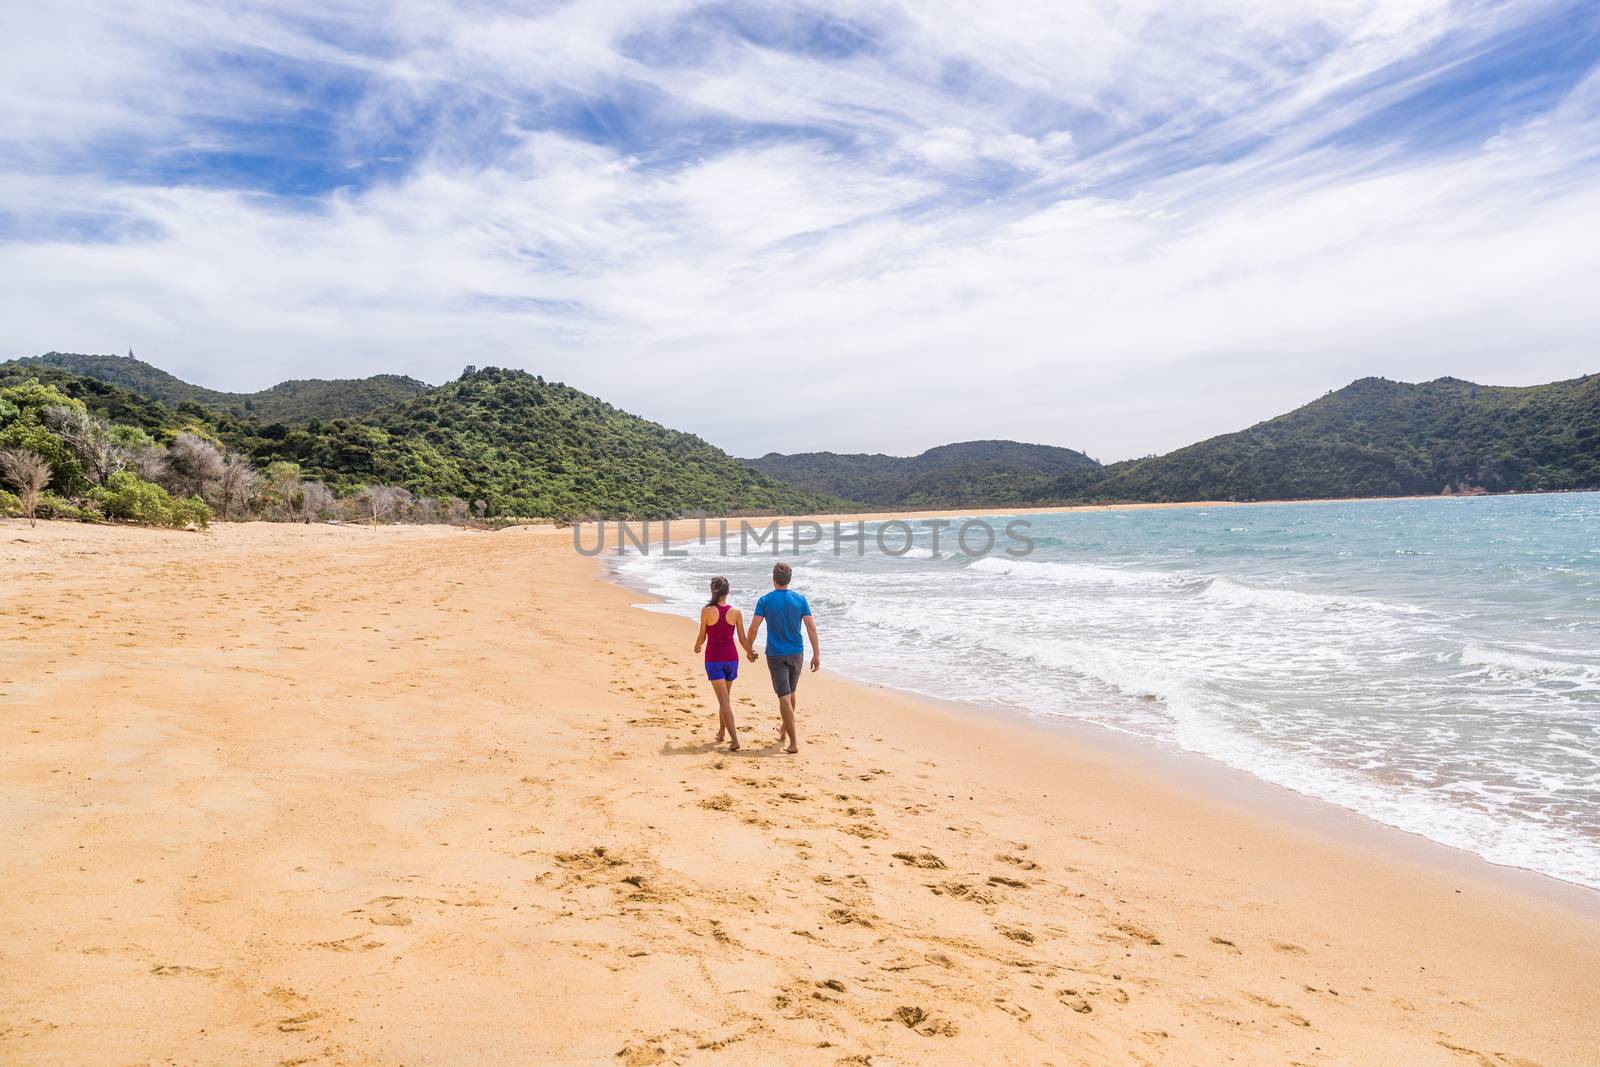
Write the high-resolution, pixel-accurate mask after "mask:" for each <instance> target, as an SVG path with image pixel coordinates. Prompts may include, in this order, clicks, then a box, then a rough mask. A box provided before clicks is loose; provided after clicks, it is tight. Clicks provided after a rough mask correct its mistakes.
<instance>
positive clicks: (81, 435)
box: [39, 405, 128, 485]
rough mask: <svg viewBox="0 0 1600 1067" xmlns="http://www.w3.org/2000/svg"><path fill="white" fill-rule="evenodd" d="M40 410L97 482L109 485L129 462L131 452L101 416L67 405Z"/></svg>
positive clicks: (54, 431)
mask: <svg viewBox="0 0 1600 1067" xmlns="http://www.w3.org/2000/svg"><path fill="white" fill-rule="evenodd" d="M39 414H40V417H41V421H42V422H43V423H44V425H45V427H46V428H48V429H49V430H50V431H51V432H52V433H54V434H55V435H56V436H57V437H60V438H61V440H62V441H64V442H66V445H67V447H68V448H70V449H71V450H72V454H73V455H74V456H76V457H77V459H78V462H79V463H80V464H82V465H83V472H84V474H86V475H88V477H89V480H90V481H91V482H93V483H94V484H95V485H105V484H106V479H107V478H109V477H111V476H112V475H113V474H115V473H117V471H119V470H121V469H122V468H123V467H126V466H127V465H128V461H127V454H126V453H125V452H124V451H123V449H122V448H121V447H119V446H118V444H117V442H116V440H115V439H114V438H113V437H112V434H111V427H110V426H109V425H108V424H107V423H106V421H105V420H104V419H102V418H100V417H99V416H96V415H91V414H90V413H89V412H88V411H87V410H86V409H84V408H81V407H67V406H65V405H56V406H53V407H47V408H45V409H43V410H42V411H41V412H40V413H39Z"/></svg>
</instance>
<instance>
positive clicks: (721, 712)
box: [711, 678, 739, 752]
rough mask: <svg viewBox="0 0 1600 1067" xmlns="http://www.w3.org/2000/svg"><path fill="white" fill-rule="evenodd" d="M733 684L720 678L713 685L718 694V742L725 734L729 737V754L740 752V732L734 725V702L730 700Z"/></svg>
mask: <svg viewBox="0 0 1600 1067" xmlns="http://www.w3.org/2000/svg"><path fill="white" fill-rule="evenodd" d="M731 685H732V683H730V682H729V681H727V679H725V678H718V679H716V680H714V681H713V682H712V683H711V688H712V689H714V690H716V693H717V740H718V741H721V740H722V735H723V733H724V732H726V733H727V735H728V741H729V742H730V744H729V745H728V751H729V752H737V751H739V731H738V729H737V728H735V726H734V724H733V701H732V700H731V699H730V698H729V689H730V688H731Z"/></svg>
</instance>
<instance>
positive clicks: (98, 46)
mask: <svg viewBox="0 0 1600 1067" xmlns="http://www.w3.org/2000/svg"><path fill="white" fill-rule="evenodd" d="M0 94H3V99H4V100H5V101H6V105H5V106H4V107H3V108H0V283H3V284H0V358H9V357H11V356H18V355H30V354H37V353H41V352H46V351H51V350H57V351H69V352H71V351H75V352H95V353H124V352H126V351H128V350H129V349H132V350H133V351H134V352H135V354H136V355H138V356H139V357H140V358H141V359H145V360H147V361H149V362H151V363H154V364H156V365H157V366H160V367H162V368H163V369H166V370H169V371H171V372H172V373H175V374H177V375H179V376H180V377H182V378H185V379H187V380H189V381H192V382H195V383H198V384H202V385H206V386H210V387H212V388H219V389H233V390H252V389H259V388H264V387H266V386H268V385H271V384H273V383H275V382H277V381H280V380H282V379H286V378H304V377H356V376H363V375H367V374H375V373H383V372H393V373H402V374H410V375H413V376H415V377H418V378H421V379H423V380H425V381H429V382H433V383H438V382H442V381H446V380H449V379H452V378H454V377H456V376H457V375H459V374H460V373H461V370H462V368H463V367H465V366H467V365H469V364H471V365H479V366H488V365H493V366H502V367H520V368H525V369H527V370H530V371H533V372H536V373H539V374H543V375H544V376H545V377H547V378H550V379H555V380H560V381H565V382H567V383H569V384H571V385H574V386H576V387H578V388H580V389H584V390H586V391H588V392H591V393H595V394H597V395H599V396H601V397H603V398H604V399H606V400H608V401H610V402H612V403H614V404H616V405H618V406H620V407H622V408H624V409H626V410H629V411H633V412H635V413H638V414H641V415H644V416H646V417H649V418H652V419H655V420H657V421H659V422H663V423H666V424H667V425H670V426H673V427H676V428H679V429H684V430H689V431H691V432H694V433H697V434H700V435H701V436H703V437H705V438H706V439H707V440H709V441H711V442H712V443H714V444H717V445H719V446H721V447H723V448H726V449H728V450H729V451H731V452H733V453H735V454H738V455H759V454H761V453H764V452H767V451H784V452H794V451H808V450H820V449H829V450H833V451H882V452H889V453H894V454H911V453H915V452H918V451H921V450H922V449H924V448H928V447H931V446H933V445H937V444H942V443H946V442H949V441H956V440H969V439H978V438H991V437H998V438H1013V439H1018V440H1026V441H1038V442H1044V443H1049V444H1058V445H1065V446H1068V447H1072V448H1078V449H1081V450H1083V451H1086V452H1088V453H1089V454H1090V455H1093V456H1095V457H1097V458H1099V459H1102V460H1105V461H1112V460H1117V459H1123V458H1128V457H1132V456H1140V455H1146V454H1151V453H1158V452H1163V451H1166V450H1169V449H1171V448H1174V447H1177V446H1180V445H1183V444H1187V443H1190V442H1192V441H1195V440H1198V439H1200V438H1203V437H1206V436H1209V435H1211V434H1215V433H1221V432H1227V431H1230V430H1234V429H1240V428H1242V427H1244V426H1246V425H1248V424H1250V423H1252V422H1255V421H1258V420H1260V419H1262V418H1266V417H1270V416H1272V415H1275V414H1278V413H1281V412H1283V411H1286V410H1289V409H1291V408H1293V407H1296V406H1298V405H1299V404H1302V403H1305V402H1307V401H1309V400H1311V399H1314V398H1315V397H1317V396H1319V395H1321V394H1323V393H1325V392H1327V391H1328V390H1330V389H1336V388H1338V387H1340V386H1343V385H1345V384H1348V383H1349V382H1350V381H1352V380H1354V379H1356V378H1359V377H1363V376H1366V375H1381V376H1384V377H1388V378H1396V379H1401V380H1406V381H1424V380H1429V379H1432V378H1437V377H1441V376H1445V375H1450V376H1455V377H1460V378H1468V379H1471V380H1474V381H1480V382H1485V383H1491V384H1504V385H1521V384H1532V383H1535V382H1541V381H1549V380H1554V379H1559V378H1568V377H1575V376H1577V375H1580V374H1585V373H1589V372H1593V371H1597V370H1600V344H1597V342H1600V297H1597V295H1596V294H1597V292H1600V2H1597V0H1587V2H1584V3H1571V2H1542V0H1528V2H1520V3H1519V2H1511V3H1484V2H1473V3H1461V2H1444V0H1295V2H1292V3H1285V2H1282V0H1261V2H1244V0H1228V2H1223V0H1185V2H1183V3H1176V2H1168V3H1150V2H1144V0H1125V2H1122V3H1110V2H1099V0H1054V2H1036V0H1007V2H1005V3H993V2H971V3H969V2H957V0H915V2H911V0H907V2H904V3H892V2H889V3H868V2H861V3H854V2H851V3H845V2H837V3H836V2H818V3H802V2H776V0H775V2H742V0H728V2H713V3H692V2H685V0H648V2H637V3H636V2H624V0H615V2H607V0H574V2H558V0H524V2H521V3H515V4H501V3H497V2H495V0H460V2H445V0H401V2H395V3H376V2H375V3H353V2H346V0H282V2H277V3H240V2H236V0H205V2H188V0H167V2H141V0H122V2H119V3H115V4H107V3H104V2H101V0H53V2H52V3H49V4H22V3H17V4H6V5H0Z"/></svg>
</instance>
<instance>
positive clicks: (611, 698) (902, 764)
mask: <svg viewBox="0 0 1600 1067" xmlns="http://www.w3.org/2000/svg"><path fill="white" fill-rule="evenodd" d="M0 587H3V588H4V590H5V594H4V598H3V600H0V640H3V641H4V644H3V646H0V647H3V648H4V649H5V654H4V656H3V657H0V738H3V743H4V749H3V751H4V753H5V755H4V758H3V761H0V787H3V788H0V832H3V833H4V835H5V837H6V839H7V842H8V845H7V848H6V850H5V853H4V856H5V858H4V861H3V865H0V1005H3V1006H4V1009H3V1010H4V1014H3V1016H0V1061H3V1062H6V1063H19V1064H24V1063H25V1064H40V1063H116V1064H126V1063H146V1062H149V1063H165V1062H174V1063H244V1062H248V1063H274V1064H294V1063H327V1064H336V1063H383V1064H387V1063H413V1064H416V1063H462V1062H479V1061H482V1062H540V1063H566V1062H570V1063H622V1064H645V1063H658V1062H693V1063H700V1062H706V1063H738V1064H749V1063H822V1064H834V1063H848V1064H862V1063H866V1062H868V1059H867V1058H868V1057H870V1058H871V1062H875V1063H877V1064H880V1065H881V1064H885V1063H930V1062H932V1063H939V1062H947V1063H972V1062H985V1063H996V1062H1018V1063H1054V1064H1123V1063H1139V1062H1148V1063H1175V1064H1194V1063H1214V1062H1236V1063H1264V1064H1265V1063H1272V1064H1284V1063H1305V1064H1334V1063H1360V1064H1402V1063H1403V1064H1452V1065H1473V1064H1491V1065H1502V1064H1504V1065H1526V1064H1541V1065H1551V1064H1574V1065H1578V1064H1593V1063H1596V1062H1600V1020H1597V1018H1596V1013H1595V1012H1594V1010H1593V1004H1594V990H1595V988H1597V985H1600V918H1597V912H1596V910H1595V909H1594V908H1590V907H1587V906H1586V903H1587V898H1585V897H1583V896H1582V894H1581V893H1576V891H1575V894H1568V895H1563V894H1561V893H1550V894H1542V893H1538V892H1531V891H1524V890H1523V889H1522V888H1519V887H1518V886H1517V885H1516V884H1514V882H1513V881H1512V880H1508V879H1505V878H1501V877H1497V876H1495V875H1494V874H1493V872H1492V869H1490V868H1488V866H1487V865H1486V864H1475V861H1468V860H1465V859H1463V860H1462V862H1461V863H1460V864H1459V865H1457V866H1455V867H1451V866H1448V865H1442V864H1440V863H1437V862H1433V861H1432V860H1431V859H1430V858H1429V857H1427V856H1426V855H1421V854H1419V855H1417V856H1407V855H1406V854H1405V852H1404V850H1402V849H1398V848H1393V847H1389V846H1388V845H1387V844H1385V843H1384V842H1381V841H1376V840H1369V839H1368V837H1366V836H1364V835H1361V834H1346V833H1340V832H1335V831H1332V830H1328V831H1324V830H1323V829H1320V828H1318V827H1317V826H1315V825H1310V824H1308V822H1307V820H1304V819H1300V818H1295V817H1284V815H1285V813H1284V812H1279V811H1277V810H1272V809H1275V808H1276V805H1275V804H1274V803H1273V802H1272V797H1273V796H1274V794H1273V793H1271V792H1270V791H1246V792H1244V793H1236V794H1233V795H1220V794H1219V793H1217V792H1216V791H1213V790H1208V789H1207V788H1205V787H1204V783H1202V782H1197V781H1196V778H1195V776H1192V775H1186V774H1182V773H1165V772H1164V771H1163V770H1162V768H1161V767H1160V766H1159V765H1157V764H1154V763H1152V762H1150V761H1147V760H1141V759H1138V758H1135V757H1134V756H1133V755H1132V754H1129V753H1124V752H1119V751H1116V750H1115V749H1114V748H1110V747H1107V746H1102V745H1096V744H1093V743H1091V742H1090V741H1089V740H1087V739H1085V738H1081V737H1076V736H1072V735H1069V734H1066V733H1064V732H1061V731H1045V730H1040V729H1036V728H1032V727H1029V726H1026V725H1023V724H1016V723H1010V722H1007V721H1004V720H1002V719H997V718H994V717H989V716H983V715H979V714H973V713H968V712H962V711H957V710H952V709H949V708H945V707H942V706H939V705H937V704H935V703H933V702H929V701H922V700H916V699H913V698H910V697H906V696H902V695H899V694H896V693H893V692H890V691H887V690H882V689H878V688H873V687H867V686H862V685H858V684H854V683H851V682H848V681H845V680H842V679H839V678H836V677H833V676H830V675H829V674H827V673H826V672H824V673H823V674H820V675H807V676H806V678H805V679H804V681H803V682H802V684H801V697H800V728H801V741H802V743H803V745H804V746H805V747H804V749H803V751H802V752H801V754H800V755H798V756H785V755H782V754H781V753H779V752H778V751H777V749H776V748H775V747H771V745H770V740H771V735H772V724H773V719H774V715H773V714H772V707H771V705H772V700H771V697H770V692H769V690H768V688H767V685H766V678H765V671H764V670H763V669H762V667H761V665H760V664H759V663H758V664H750V665H747V667H746V673H745V674H744V676H743V677H742V678H741V680H740V681H739V683H738V684H737V685H736V687H735V693H736V697H737V704H736V706H737V708H738V711H739V713H740V715H741V716H742V719H743V722H744V723H745V724H746V729H747V733H746V741H747V745H748V750H747V751H746V752H744V753H740V754H737V755H729V754H727V753H725V752H722V751H720V750H718V749H717V748H716V747H715V746H713V745H712V744H711V738H712V736H713V734H714V733H715V729H716V721H715V713H714V706H713V704H712V703H711V701H710V694H709V689H708V687H707V686H706V684H705V682H704V677H703V674H702V673H701V672H700V671H699V670H698V664H697V663H696V661H695V657H694V656H693V654H692V653H691V651H690V645H691V644H692V641H693V638H694V626H693V624H692V622H688V621H681V620H674V619H670V618H667V617H664V616H659V615H652V614H648V613H645V612H641V611H639V610H637V609H635V608H634V607H632V606H631V605H632V603H633V602H634V601H636V600H637V599H639V598H638V597H637V596H636V595H635V594H632V593H630V592H629V591H627V590H624V589H622V588H620V587H618V586H616V585H614V584H612V583H610V582H608V581H606V580H605V579H604V577H603V576H602V573H601V570H600V568H599V567H598V565H597V564H596V563H595V562H594V561H593V560H588V559H584V558H582V557H579V556H578V555H577V554H575V553H574V552H572V550H571V538H570V534H569V533H568V532H566V531H554V530H548V529H536V528H520V529H514V530H506V531H501V532H498V533H479V532H466V531H459V530H452V529H434V528H390V529H382V530H377V531H371V530H364V529H358V528H352V527H294V526H274V525H267V524H246V525H229V526H219V527H217V528H216V529H214V530H213V531H212V532H210V533H208V534H204V535H197V534H184V533H176V532H168V531H155V530H138V529H113V528H96V527H87V526H81V525H74V524H64V523H44V524H41V525H40V526H39V527H38V528H37V529H29V528H28V527H27V526H26V525H25V524H22V523H19V522H14V521H7V522H4V523H0ZM742 592H743V593H746V594H747V593H749V592H753V591H742ZM821 623H822V626H823V633H824V640H825V641H826V620H821ZM1304 803H1309V802H1304ZM1285 806H1286V807H1287V806H1289V805H1287V804H1286V805H1285ZM1290 814H1291V816H1292V813H1290Z"/></svg>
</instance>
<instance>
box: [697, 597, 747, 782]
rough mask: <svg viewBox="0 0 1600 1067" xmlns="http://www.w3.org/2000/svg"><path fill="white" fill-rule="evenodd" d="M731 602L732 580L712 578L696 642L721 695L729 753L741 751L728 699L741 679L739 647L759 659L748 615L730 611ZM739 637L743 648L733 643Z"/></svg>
mask: <svg viewBox="0 0 1600 1067" xmlns="http://www.w3.org/2000/svg"><path fill="white" fill-rule="evenodd" d="M727 599H728V579H726V578H724V577H722V576H721V575H718V576H717V577H715V578H713V579H711V602H710V603H709V604H707V605H706V606H705V607H703V608H701V609H700V635H699V636H698V637H696V638H695V639H694V650H695V651H696V652H699V651H700V648H701V646H704V647H705V650H706V677H707V678H709V679H710V680H711V688H712V689H714V690H716V693H717V741H718V742H721V741H722V736H723V734H724V733H726V734H727V736H728V740H729V742H730V744H729V745H728V751H729V752H737V751H739V734H738V733H737V732H736V731H735V730H734V727H733V704H732V702H731V701H730V700H729V699H728V690H729V688H730V687H731V686H732V685H733V680H734V679H735V678H737V677H739V646H740V645H742V646H743V647H744V650H745V652H746V653H749V655H750V658H751V659H754V658H755V653H754V652H751V651H750V638H749V636H748V635H747V634H746V633H745V629H744V616H743V615H741V614H740V613H739V609H738V608H730V607H729V606H728V605H727V603H726V601H727ZM735 637H737V638H738V639H739V645H735V644H734V643H733V642H734V638H735Z"/></svg>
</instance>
